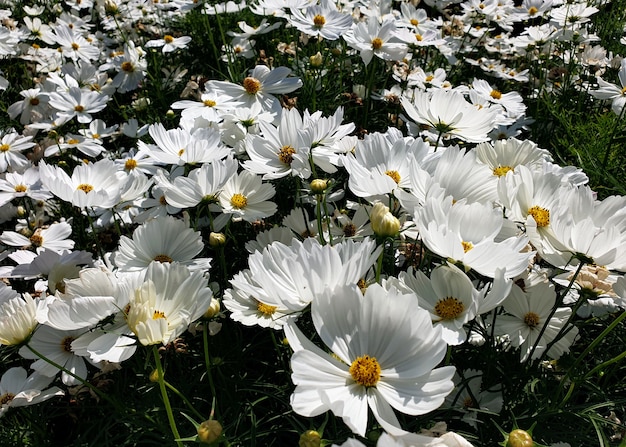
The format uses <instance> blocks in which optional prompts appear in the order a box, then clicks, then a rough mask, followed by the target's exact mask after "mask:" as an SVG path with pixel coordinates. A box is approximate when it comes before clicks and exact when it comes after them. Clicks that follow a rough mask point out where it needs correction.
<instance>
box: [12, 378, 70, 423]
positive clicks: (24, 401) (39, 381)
mask: <svg viewBox="0 0 626 447" xmlns="http://www.w3.org/2000/svg"><path fill="white" fill-rule="evenodd" d="M51 382H52V377H46V376H44V375H42V374H39V373H37V372H34V373H33V374H31V375H30V376H27V374H26V370H25V369H24V368H22V367H21V366H17V367H14V368H10V369H8V370H7V371H6V372H5V373H4V374H3V375H2V378H1V379H0V417H2V416H4V414H5V413H6V412H7V410H8V409H9V408H11V407H23V406H26V405H34V404H38V403H39V402H43V401H44V400H48V399H50V398H51V397H54V396H62V395H63V394H65V393H63V391H61V389H59V388H58V387H56V386H54V387H52V388H48V389H47V390H44V388H46V387H47V386H48V385H50V383H51Z"/></svg>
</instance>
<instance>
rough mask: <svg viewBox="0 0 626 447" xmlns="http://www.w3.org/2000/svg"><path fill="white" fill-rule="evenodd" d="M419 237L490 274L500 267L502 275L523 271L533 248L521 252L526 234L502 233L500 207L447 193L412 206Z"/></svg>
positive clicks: (447, 255) (445, 255)
mask: <svg viewBox="0 0 626 447" xmlns="http://www.w3.org/2000/svg"><path fill="white" fill-rule="evenodd" d="M415 222H416V224H417V226H418V229H419V233H420V236H421V238H422V241H423V242H424V244H425V245H426V247H428V249H429V250H431V251H433V252H434V253H435V254H437V255H439V256H441V257H443V258H445V259H449V260H452V261H454V262H460V263H462V264H463V265H464V266H466V267H467V268H471V269H474V270H475V271H477V272H478V273H480V274H481V275H484V276H487V277H489V278H494V277H495V276H496V274H497V271H498V269H501V268H504V269H506V272H505V274H504V277H505V278H513V277H515V276H517V275H519V274H520V273H522V272H524V271H525V270H526V269H527V268H528V266H529V263H530V260H531V259H532V257H533V255H534V254H535V253H534V252H528V251H527V252H522V250H523V249H524V248H525V247H526V245H527V244H528V238H526V237H522V236H512V237H508V238H503V237H500V233H501V232H502V233H503V235H504V236H506V231H503V229H506V226H505V221H504V218H503V217H502V211H501V210H499V209H497V208H494V207H493V206H492V205H490V204H482V203H479V202H475V203H467V202H466V201H465V200H459V201H458V202H456V203H454V204H453V203H452V198H451V197H450V196H448V197H446V198H444V197H443V196H433V197H430V198H428V199H427V201H426V204H425V205H424V207H422V208H419V209H417V210H416V218H415Z"/></svg>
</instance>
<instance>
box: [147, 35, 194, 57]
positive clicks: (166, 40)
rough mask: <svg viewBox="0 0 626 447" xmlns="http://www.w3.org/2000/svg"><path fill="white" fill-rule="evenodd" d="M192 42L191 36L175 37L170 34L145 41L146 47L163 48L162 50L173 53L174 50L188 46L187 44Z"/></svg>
mask: <svg viewBox="0 0 626 447" xmlns="http://www.w3.org/2000/svg"><path fill="white" fill-rule="evenodd" d="M189 42H191V37H189V36H180V37H174V36H172V35H170V34H165V35H164V36H163V38H161V39H154V40H149V41H147V42H146V43H145V47H146V48H161V52H162V53H163V54H165V53H171V52H172V51H176V50H179V49H181V48H186V47H187V44H188V43H189Z"/></svg>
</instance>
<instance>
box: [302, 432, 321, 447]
mask: <svg viewBox="0 0 626 447" xmlns="http://www.w3.org/2000/svg"><path fill="white" fill-rule="evenodd" d="M320 445H322V436H321V435H320V434H319V433H318V432H316V431H315V430H307V431H305V432H304V433H302V434H301V435H300V441H299V442H298V447H320Z"/></svg>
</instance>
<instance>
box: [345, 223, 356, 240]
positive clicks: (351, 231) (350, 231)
mask: <svg viewBox="0 0 626 447" xmlns="http://www.w3.org/2000/svg"><path fill="white" fill-rule="evenodd" d="M342 230H343V235H344V236H345V237H352V236H354V235H355V234H356V225H354V224H353V223H347V224H345V225H344V226H343V228H342Z"/></svg>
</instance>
